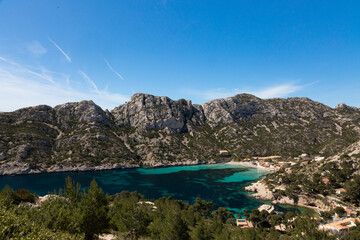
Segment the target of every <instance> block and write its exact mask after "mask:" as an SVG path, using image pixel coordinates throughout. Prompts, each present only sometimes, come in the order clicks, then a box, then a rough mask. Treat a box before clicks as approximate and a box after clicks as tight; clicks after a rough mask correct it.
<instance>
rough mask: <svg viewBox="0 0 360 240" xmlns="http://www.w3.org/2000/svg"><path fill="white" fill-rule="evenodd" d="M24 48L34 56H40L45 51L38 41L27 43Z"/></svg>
mask: <svg viewBox="0 0 360 240" xmlns="http://www.w3.org/2000/svg"><path fill="white" fill-rule="evenodd" d="M26 48H27V50H28V51H30V52H31V53H32V54H34V55H36V56H41V55H43V54H45V53H46V52H47V49H46V48H44V47H43V46H42V45H41V44H40V43H39V42H38V41H33V42H31V43H29V44H28V45H27V47H26Z"/></svg>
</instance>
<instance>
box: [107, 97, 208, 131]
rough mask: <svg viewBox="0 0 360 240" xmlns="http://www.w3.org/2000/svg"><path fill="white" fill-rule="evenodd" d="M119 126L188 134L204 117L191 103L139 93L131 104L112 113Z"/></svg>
mask: <svg viewBox="0 0 360 240" xmlns="http://www.w3.org/2000/svg"><path fill="white" fill-rule="evenodd" d="M111 113H112V114H113V116H114V118H115V122H116V124H117V125H118V126H120V127H122V126H131V127H135V128H140V129H146V130H151V129H164V128H170V129H172V130H174V131H175V132H187V131H188V127H187V125H188V124H193V125H200V124H201V123H202V122H203V120H204V117H203V116H202V114H201V110H200V111H199V109H197V108H196V106H193V105H192V104H191V101H186V100H184V99H180V100H178V101H173V100H171V99H170V98H168V97H157V96H153V95H149V94H142V93H137V94H134V95H133V96H132V97H131V100H130V102H128V103H126V104H124V105H122V106H120V107H117V108H115V109H114V110H112V111H111Z"/></svg>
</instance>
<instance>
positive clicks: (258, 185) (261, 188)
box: [245, 180, 274, 200]
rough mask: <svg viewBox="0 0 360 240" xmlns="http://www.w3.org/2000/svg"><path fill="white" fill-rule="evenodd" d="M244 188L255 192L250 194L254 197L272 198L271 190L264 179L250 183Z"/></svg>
mask: <svg viewBox="0 0 360 240" xmlns="http://www.w3.org/2000/svg"><path fill="white" fill-rule="evenodd" d="M245 190H246V191H249V192H255V193H254V194H252V195H251V196H252V197H254V198H259V199H263V200H274V195H273V193H272V191H271V190H270V189H269V188H268V186H267V185H266V183H265V181H263V180H260V181H258V182H255V183H252V184H251V185H250V186H247V187H245Z"/></svg>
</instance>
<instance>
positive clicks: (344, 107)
mask: <svg viewBox="0 0 360 240" xmlns="http://www.w3.org/2000/svg"><path fill="white" fill-rule="evenodd" d="M335 110H338V111H341V110H342V111H360V109H359V108H357V107H352V106H348V105H346V104H345V103H340V104H338V105H337V106H336V107H335Z"/></svg>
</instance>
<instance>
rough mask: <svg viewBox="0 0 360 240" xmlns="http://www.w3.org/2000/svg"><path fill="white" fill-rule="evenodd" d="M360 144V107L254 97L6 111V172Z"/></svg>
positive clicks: (2, 121)
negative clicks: (193, 102) (331, 106)
mask: <svg viewBox="0 0 360 240" xmlns="http://www.w3.org/2000/svg"><path fill="white" fill-rule="evenodd" d="M358 140H360V110H359V109H358V108H355V107H349V106H347V105H345V104H339V105H338V106H337V107H336V108H334V109H333V108H330V107H328V106H326V105H324V104H321V103H318V102H315V101H312V100H310V99H308V98H287V99H282V98H274V99H260V98H257V97H255V96H253V95H249V94H239V95H236V96H234V97H229V98H224V99H217V100H213V101H210V102H207V103H204V104H202V105H198V104H192V103H191V101H190V100H185V99H180V100H177V101H174V100H172V99H170V98H168V97H158V96H153V95H150V94H142V93H137V94H134V95H133V96H132V97H131V100H130V101H129V102H127V103H125V104H123V105H121V106H119V107H116V108H115V109H113V110H112V111H108V110H105V111H104V110H103V109H101V108H100V107H99V106H97V105H96V104H95V103H94V102H92V101H81V102H74V103H66V104H62V105H58V106H55V107H54V108H52V107H50V106H46V105H40V106H36V107H29V108H23V109H19V110H17V111H14V112H7V113H0V174H1V175H4V174H17V173H37V172H45V171H65V170H66V171H69V170H79V171H80V170H96V169H103V168H104V169H107V168H116V167H134V166H141V165H149V166H164V165H181V164H198V163H207V162H214V161H220V160H221V159H222V158H223V157H221V156H219V154H218V153H219V150H222V149H226V150H228V151H229V152H230V153H231V158H232V159H233V160H237V159H241V158H243V157H249V156H266V155H282V156H284V158H286V157H290V156H297V155H298V154H299V153H303V152H307V153H310V154H322V155H325V156H331V155H334V154H336V153H338V152H339V151H341V150H343V149H344V148H346V147H348V146H350V145H351V144H353V143H354V142H356V141H358Z"/></svg>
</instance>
